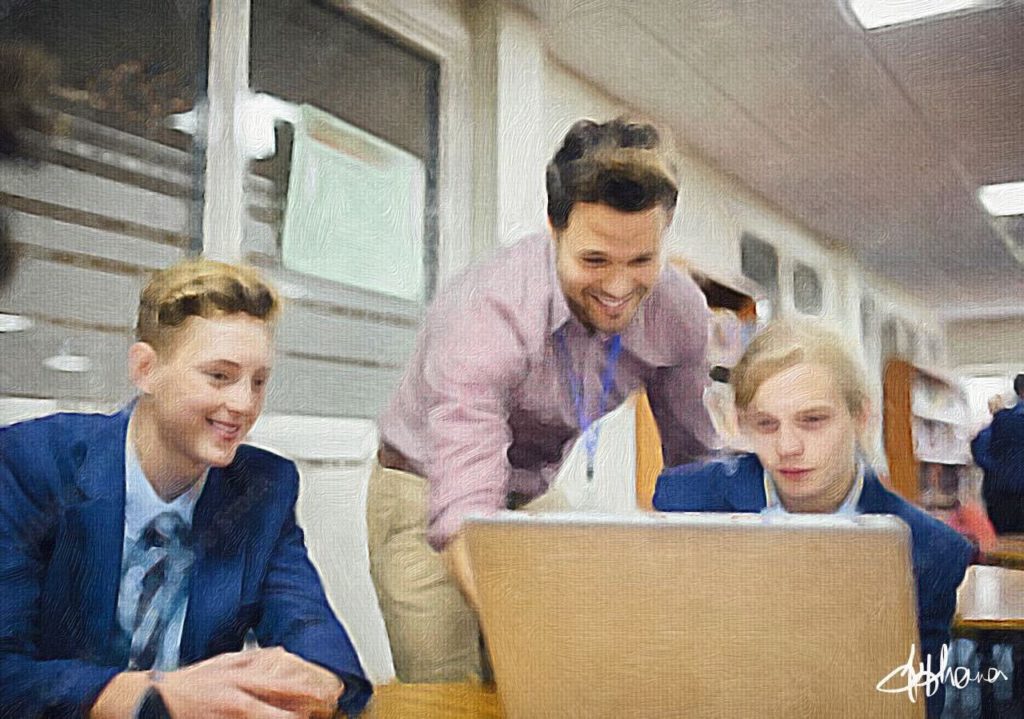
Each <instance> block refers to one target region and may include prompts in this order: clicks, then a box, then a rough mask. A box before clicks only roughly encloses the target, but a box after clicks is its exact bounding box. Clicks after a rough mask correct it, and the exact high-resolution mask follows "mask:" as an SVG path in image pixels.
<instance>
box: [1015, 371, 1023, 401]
mask: <svg viewBox="0 0 1024 719" xmlns="http://www.w3.org/2000/svg"><path fill="white" fill-rule="evenodd" d="M1013 391H1014V392H1016V393H1017V396H1018V397H1021V398H1024V374H1019V375H1017V376H1016V377H1014V378H1013Z"/></svg>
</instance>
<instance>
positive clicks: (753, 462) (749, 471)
mask: <svg viewBox="0 0 1024 719" xmlns="http://www.w3.org/2000/svg"><path fill="white" fill-rule="evenodd" d="M725 461H726V462H728V461H729V460H725ZM729 469H732V470H734V471H732V472H729V471H728V470H727V471H726V474H725V476H724V477H723V478H722V481H723V483H724V484H725V501H726V504H728V505H729V507H730V508H731V509H732V511H734V512H760V511H761V510H762V509H764V508H765V507H766V506H767V504H768V501H767V498H766V497H765V496H764V469H763V468H762V467H761V463H760V462H759V461H758V460H757V457H756V456H755V455H746V456H743V457H740V458H738V459H737V460H736V466H735V467H732V468H729Z"/></svg>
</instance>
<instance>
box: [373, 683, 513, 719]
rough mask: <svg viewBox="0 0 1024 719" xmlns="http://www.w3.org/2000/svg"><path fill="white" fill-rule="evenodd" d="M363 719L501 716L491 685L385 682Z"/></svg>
mask: <svg viewBox="0 0 1024 719" xmlns="http://www.w3.org/2000/svg"><path fill="white" fill-rule="evenodd" d="M361 716H362V717H365V719H405V718H406V717H410V718H412V717H415V719H502V718H503V716H504V714H503V713H502V711H501V704H500V703H499V702H498V695H497V694H495V693H494V688H493V687H490V686H487V685H484V684H468V683H467V684H399V683H395V684H384V685H382V686H378V687H375V688H374V691H373V699H371V700H370V704H369V706H367V708H366V711H365V712H364V713H363V714H362V715H361Z"/></svg>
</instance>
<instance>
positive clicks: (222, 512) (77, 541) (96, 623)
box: [0, 410, 372, 719]
mask: <svg viewBox="0 0 1024 719" xmlns="http://www.w3.org/2000/svg"><path fill="white" fill-rule="evenodd" d="M128 416H129V412H128V410H125V411H122V412H121V413H119V414H116V415H111V416H107V415H84V414H57V415H53V416H50V417H46V418H43V419H39V420H34V421H30V422H25V423H22V424H17V425H14V426H12V427H8V428H5V429H0V717H18V718H19V719H21V718H22V717H39V716H45V717H81V716H84V715H85V712H87V711H88V709H89V708H90V707H91V705H92V703H93V702H94V701H95V700H96V697H97V696H98V695H99V693H100V692H101V691H102V689H103V688H104V686H105V685H106V684H107V682H109V681H110V679H111V678H113V676H114V675H115V674H117V673H118V672H121V671H123V670H124V669H125V667H126V666H127V663H128V657H127V656H126V649H125V644H126V642H124V641H123V640H119V632H120V628H119V626H118V623H117V620H116V617H115V614H116V607H117V594H118V587H119V585H120V578H121V551H122V544H123V541H124V503H125V475H124V446H125V433H126V431H127V425H128ZM298 486H299V478H298V473H297V471H296V469H295V465H294V464H292V463H291V462H289V461H288V460H286V459H283V458H281V457H278V456H277V455H275V454H272V453H270V452H266V451H264V450H260V449H256V448H255V447H249V446H246V445H242V446H241V447H240V448H239V449H238V453H237V454H236V456H235V459H234V461H233V462H232V463H231V464H230V465H229V466H227V467H225V468H223V469H217V468H213V469H211V470H210V473H209V475H208V477H207V480H206V485H205V487H204V488H203V492H202V494H201V495H200V497H199V501H198V503H197V504H196V508H195V513H194V516H193V523H192V526H193V537H194V548H195V552H196V558H195V563H194V564H193V568H192V578H191V588H190V592H189V598H188V610H187V612H186V617H185V624H184V628H183V631H182V637H181V651H180V663H181V665H182V666H184V665H187V664H192V663H194V662H198V661H200V660H202V659H207V658H209V657H212V656H214V655H217V654H221V653H224V652H233V651H237V650H239V649H241V648H242V644H243V641H244V639H245V636H246V634H247V632H248V631H249V630H250V629H252V630H253V631H254V633H255V636H256V639H257V641H258V642H259V644H260V645H261V646H282V647H284V648H285V649H286V650H288V651H289V652H291V653H293V654H296V655H298V656H300V657H302V658H304V659H306V660H307V661H310V662H313V663H315V664H318V665H320V666H322V667H325V668H327V669H329V670H330V671H332V672H334V673H335V674H336V675H338V676H339V677H340V678H341V679H342V680H343V681H344V682H345V691H344V693H343V694H342V697H341V699H340V701H339V705H340V707H341V708H342V709H344V710H346V711H348V712H350V713H356V712H358V711H359V710H360V709H361V708H362V707H363V706H364V705H365V704H366V702H367V701H368V700H369V698H370V694H371V691H372V689H371V687H370V684H369V682H368V681H367V680H366V678H365V676H364V674H363V669H362V666H361V665H360V663H359V658H358V657H357V655H356V652H355V650H354V649H353V647H352V644H351V642H350V641H349V638H348V635H347V634H346V632H345V630H344V629H343V628H342V627H341V625H340V624H339V623H338V620H337V619H336V618H335V616H334V614H333V613H332V612H331V609H330V608H329V606H328V604H327V599H326V597H325V595H324V591H323V588H322V586H321V584H320V579H319V577H318V576H317V573H316V571H315V570H314V568H313V565H312V564H311V563H310V561H309V558H308V557H307V555H306V547H305V544H304V541H303V535H302V530H301V529H299V527H298V525H297V524H296V523H295V500H296V497H297V495H298Z"/></svg>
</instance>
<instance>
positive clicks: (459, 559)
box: [441, 531, 480, 614]
mask: <svg viewBox="0 0 1024 719" xmlns="http://www.w3.org/2000/svg"><path fill="white" fill-rule="evenodd" d="M441 558H442V559H443V560H444V564H445V567H446V568H447V569H448V573H449V574H451V575H452V577H453V578H454V579H455V583H456V584H457V585H458V587H459V591H460V592H462V596H463V597H465V598H466V602H467V603H468V604H469V606H470V607H472V609H473V611H474V612H477V613H478V614H479V613H480V597H479V595H478V594H477V591H476V578H475V577H474V576H473V565H472V564H470V561H469V548H468V547H467V546H466V535H465V534H464V533H463V532H461V531H459V532H457V533H456V534H455V536H454V537H452V539H451V541H450V542H448V546H446V547H445V548H444V550H443V551H442V552H441Z"/></svg>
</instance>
